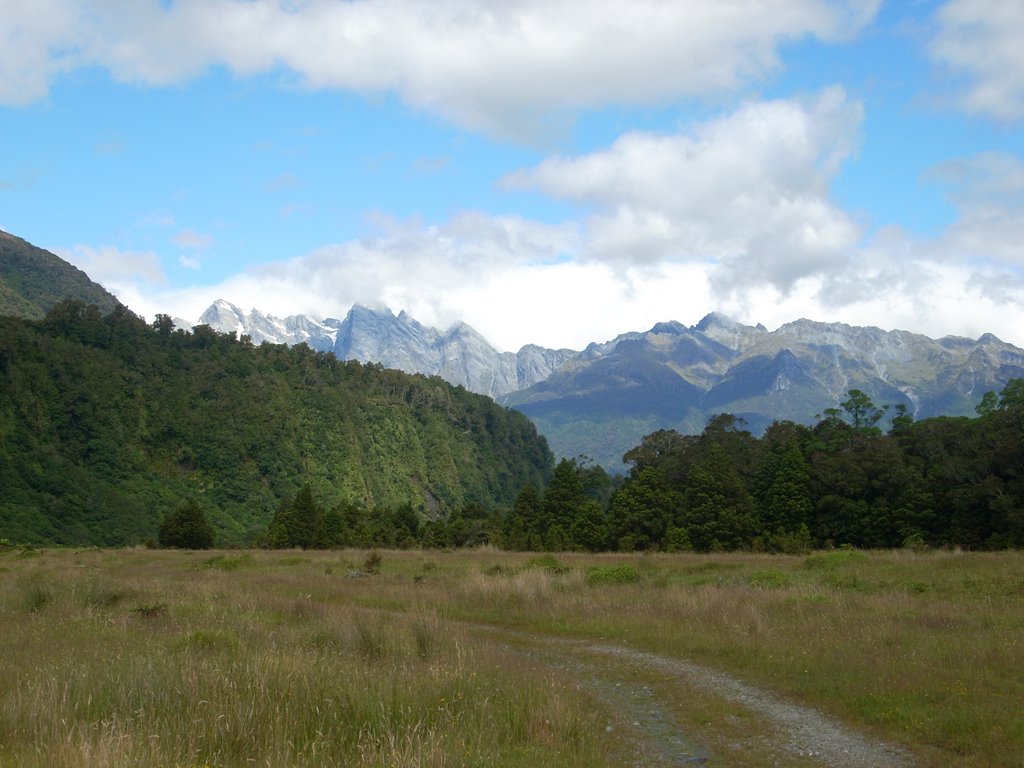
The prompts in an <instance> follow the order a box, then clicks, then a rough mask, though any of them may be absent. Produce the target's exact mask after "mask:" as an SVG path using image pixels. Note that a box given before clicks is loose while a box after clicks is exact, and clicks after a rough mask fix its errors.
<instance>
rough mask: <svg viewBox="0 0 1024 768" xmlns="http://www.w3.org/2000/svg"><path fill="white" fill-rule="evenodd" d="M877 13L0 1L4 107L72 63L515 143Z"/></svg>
mask: <svg viewBox="0 0 1024 768" xmlns="http://www.w3.org/2000/svg"><path fill="white" fill-rule="evenodd" d="M879 2H880V0H761V2H746V3H725V2H721V1H720V0H689V2H686V3H682V2H673V3H665V2H662V1H661V0H631V1H630V2H624V1H623V0H562V2H558V3H551V2H546V0H500V2H499V1H498V0H436V1H435V2H430V3H424V2H421V1H420V0H362V1H361V2H332V1H330V0H305V1H304V2H300V3H296V2H292V1H290V0H288V1H285V0H249V1H247V2H242V1H241V0H177V2H175V3H173V4H171V5H170V6H169V7H167V8H164V7H163V4H161V3H157V2H148V3H145V2H135V3H124V2H116V1H115V0H38V1H37V2H33V3H23V2H20V0H0V18H2V19H4V21H2V22H0V43H6V46H5V45H0V51H4V52H3V53H0V56H3V57H4V59H2V60H0V62H2V63H4V64H7V66H0V73H3V74H0V101H3V102H6V103H23V102H27V101H31V100H34V99H38V98H40V97H42V96H43V95H45V93H46V92H47V89H48V87H49V83H50V82H51V81H52V80H53V79H54V78H55V77H56V76H57V75H59V74H60V73H61V72H63V71H66V70H67V69H69V68H71V67H76V66H85V65H99V66H102V67H106V68H107V69H109V70H110V71H111V72H112V73H113V75H114V76H115V77H117V78H119V79H121V80H124V81H128V82H141V83H147V84H156V85H163V84H168V83H174V82H180V81H182V80H184V79H187V78H190V77H194V76H197V75H199V74H201V73H202V72H203V71H205V70H206V69H207V68H209V67H211V66H213V65H218V64H220V65H225V66H227V67H229V68H230V69H231V70H233V71H234V72H236V73H238V74H242V75H249V74H255V73H260V72H268V71H272V70H275V69H281V70H283V71H286V72H289V73H292V74H293V75H294V76H295V77H297V78H298V80H299V81H300V82H301V83H302V84H304V85H306V86H308V87H311V88H336V89H345V90H356V91H363V92H373V91H394V92H397V93H399V94H400V96H401V97H402V99H403V100H404V101H405V102H406V103H408V104H410V105H412V106H414V107H416V108H419V109H424V110H427V111H430V112H433V113H437V114H441V115H443V116H445V117H446V118H448V119H450V120H453V121H454V122H456V123H458V124H460V125H463V126H466V127H469V128H473V129H478V130H483V131H485V132H489V133H493V134H498V135H506V136H523V135H530V134H535V133H536V132H537V131H538V130H539V129H540V128H539V126H543V125H545V124H551V123H554V124H557V123H558V122H559V121H560V120H564V119H565V118H566V117H567V116H571V113H572V112H574V111H575V110H577V109H581V108H588V107H600V106H604V105H607V104H650V103H657V102H662V101H665V100H668V99H672V98H677V97H680V96H688V95H701V94H709V93H714V92H716V91H719V90H722V89H735V88H737V87H739V86H742V85H744V84H746V83H749V82H751V81H756V80H759V79H762V78H764V77H766V76H769V75H771V74H773V73H774V72H776V71H777V70H778V69H779V68H780V63H779V59H778V46H779V45H780V44H782V43H784V42H787V41H791V40H796V39H800V38H803V37H807V36H814V37H817V38H819V39H822V40H826V41H834V40H838V39H842V38H844V37H848V36H851V35H854V34H856V33H857V32H858V31H859V30H860V29H862V28H863V27H864V26H865V25H866V24H868V23H870V22H871V20H872V19H873V18H874V16H875V13H876V11H877V8H878V5H879ZM5 49H6V50H5Z"/></svg>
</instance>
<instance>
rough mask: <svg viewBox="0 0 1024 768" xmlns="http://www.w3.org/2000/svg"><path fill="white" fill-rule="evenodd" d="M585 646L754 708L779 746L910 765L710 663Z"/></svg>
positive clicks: (825, 760) (904, 757) (839, 758)
mask: <svg viewBox="0 0 1024 768" xmlns="http://www.w3.org/2000/svg"><path fill="white" fill-rule="evenodd" d="M582 647H583V648H584V649H586V650H588V651H590V652H592V653H598V654H605V655H610V656H613V657H616V658H620V659H626V660H628V661H630V662H635V663H638V664H641V665H643V666H646V667H648V668H650V669H656V670H659V671H662V672H665V673H666V674H669V675H673V676H676V677H681V678H684V679H685V680H686V682H687V684H689V685H692V686H694V687H696V688H700V689H703V690H706V691H707V692H708V693H711V694H714V695H716V696H720V697H722V698H724V699H727V700H729V701H732V702H735V703H737V704H740V705H742V706H744V707H746V708H747V709H750V710H752V711H754V712H757V713H758V714H759V715H761V716H762V717H763V718H764V719H765V720H767V721H768V722H770V723H771V724H772V725H773V726H774V728H775V731H776V734H777V735H778V738H779V739H780V742H779V743H780V745H781V746H782V748H783V749H785V750H786V751H788V752H791V753H793V754H797V755H800V756H802V757H811V758H814V759H816V760H817V761H818V762H820V763H821V764H822V765H826V766H830V768H910V766H913V765H914V760H913V758H912V757H911V756H910V755H909V754H908V753H907V752H905V751H904V750H902V749H900V748H899V747H896V746H895V745H892V744H888V743H885V742H882V741H879V740H877V739H872V738H870V737H868V736H865V735H864V734H861V733H858V732H857V731H854V730H852V729H851V728H848V727H847V726H845V725H842V724H840V723H837V722H834V721H832V720H830V719H828V718H827V717H825V716H824V715H823V714H822V713H821V712H819V711H817V710H816V709H813V708H811V707H804V706H800V705H798V704H793V703H791V702H788V701H785V700H784V699H781V698H779V697H778V696H776V695H775V694H773V693H771V692H769V691H767V690H765V689H763V688H759V687H757V686H754V685H750V684H749V683H744V682H741V681H740V680H737V679H736V678H734V677H731V676H729V675H726V674H724V673H723V672H719V671H717V670H714V669H709V668H708V667H703V666H700V665H698V664H693V663H691V662H688V661H681V660H679V659H668V658H665V657H663V656H656V655H655V654H653V653H644V652H642V651H635V650H632V649H629V648H623V647H621V646H614V645H601V644H593V645H591V644H585V645H583V646H582Z"/></svg>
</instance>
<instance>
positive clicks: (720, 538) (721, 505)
mask: <svg viewBox="0 0 1024 768" xmlns="http://www.w3.org/2000/svg"><path fill="white" fill-rule="evenodd" d="M682 523H683V525H682V526H681V527H682V528H684V529H685V531H686V533H687V535H688V538H689V540H690V543H691V544H692V545H693V548H694V549H696V550H698V551H702V552H706V551H710V550H733V549H742V548H745V547H749V546H750V544H751V542H752V540H753V538H754V536H755V535H756V533H757V529H758V526H757V521H756V518H755V515H754V501H753V499H752V498H751V496H750V493H749V492H748V491H747V489H746V487H745V486H744V485H743V482H742V481H741V480H740V477H739V476H738V475H737V474H736V472H735V471H734V470H733V468H732V465H731V463H730V462H729V460H728V456H727V455H726V452H725V449H724V448H722V447H721V446H720V445H718V444H714V445H712V446H711V448H710V449H709V450H708V451H707V452H706V454H705V456H704V457H703V458H702V460H701V461H700V462H698V463H697V464H695V465H694V467H693V469H692V470H691V471H690V477H689V481H688V483H687V488H686V493H685V496H684V511H683V516H682Z"/></svg>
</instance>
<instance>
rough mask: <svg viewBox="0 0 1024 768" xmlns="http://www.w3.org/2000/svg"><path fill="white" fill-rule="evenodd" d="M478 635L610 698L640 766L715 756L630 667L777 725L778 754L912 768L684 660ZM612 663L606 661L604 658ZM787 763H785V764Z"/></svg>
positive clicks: (581, 643)
mask: <svg viewBox="0 0 1024 768" xmlns="http://www.w3.org/2000/svg"><path fill="white" fill-rule="evenodd" d="M469 626H470V627H472V629H474V630H481V631H482V632H484V633H486V634H488V635H492V636H494V635H497V636H499V637H502V636H503V637H504V638H506V639H507V642H505V643H504V645H505V647H506V648H507V649H509V650H510V651H513V652H515V653H518V654H523V655H525V656H527V657H529V658H532V659H534V660H535V661H538V662H540V663H543V664H545V665H547V666H550V667H553V668H555V669H559V670H560V671H562V672H563V673H565V674H566V675H567V676H569V677H570V678H572V679H574V680H575V681H576V682H577V684H578V685H580V687H581V689H583V690H585V691H586V692H588V693H590V694H591V695H593V696H595V697H596V698H598V699H600V700H601V701H604V702H605V703H606V704H607V705H609V707H610V709H611V710H612V711H613V712H615V713H616V714H617V719H618V726H619V727H624V728H625V729H626V730H627V732H628V733H629V734H630V735H631V738H632V740H633V741H634V743H635V757H634V763H633V764H634V765H636V766H689V765H702V764H704V763H705V762H709V761H711V762H713V761H712V760H711V758H712V757H713V755H711V753H710V752H709V751H708V750H707V749H706V748H704V747H703V746H701V745H700V744H699V742H698V741H697V740H696V739H695V738H693V737H692V736H691V735H689V734H685V733H683V732H682V731H681V730H680V729H679V727H678V726H677V725H676V724H675V723H674V720H673V717H672V715H671V708H670V707H669V706H667V705H666V704H665V703H663V702H661V701H659V700H658V698H657V695H656V694H655V693H654V692H653V691H652V690H651V689H650V688H649V687H647V686H642V685H638V684H637V683H636V681H635V680H630V678H629V677H628V675H627V674H626V670H627V669H628V668H629V667H634V668H637V669H641V670H645V671H647V672H652V671H653V672H656V673H659V674H663V675H665V676H666V679H677V680H679V681H680V682H681V683H684V684H685V685H687V686H689V687H691V688H693V689H696V690H699V691H703V692H705V693H707V694H709V695H712V696H716V697H719V698H720V699H723V700H726V701H728V702H731V703H733V704H737V705H740V706H742V707H744V708H745V709H747V710H749V711H751V712H753V713H755V715H756V716H758V717H759V718H760V719H761V720H762V721H763V722H765V723H767V724H768V725H770V732H771V734H772V735H771V740H772V741H771V744H768V745H766V746H769V747H770V748H771V750H772V751H773V752H776V753H779V754H781V755H782V756H783V760H784V759H785V755H786V754H788V755H790V756H791V759H792V758H797V757H799V758H802V760H803V761H804V762H806V761H807V760H811V761H813V762H816V763H818V764H820V765H823V766H827V767H828V768H912V766H914V765H915V761H914V759H913V757H912V756H911V755H910V753H909V752H907V751H906V750H903V749H901V748H900V747H898V746H896V745H894V744H890V743H887V742H885V741H882V740H879V739H876V738H873V737H870V736H867V735H865V734H862V733H860V732H858V731H856V730H854V729H852V728H850V727H848V726H846V725H843V724H841V723H839V722H837V721H835V720H832V719H830V718H828V717H826V716H825V715H824V714H822V713H821V712H819V711H818V710H816V709H814V708H812V707H807V706H803V705H799V704H794V703H792V702H789V701H786V700H785V699H783V698H781V697H780V696H778V695H776V694H774V693H772V692H770V691H768V690H766V689H764V688H760V687H758V686H755V685H752V684H750V683H746V682H743V681H741V680H738V679H737V678H735V677H732V676H731V675H727V674H725V673H724V672H720V671H718V670H715V669H712V668H710V667H705V666H702V665H699V664H694V663H692V662H689V661H684V660H682V659H673V658H668V657H664V656H659V655H657V654H653V653H647V652H645V651H638V650H635V649H632V648H628V647H625V646H619V645H612V644H608V643H599V642H591V641H587V640H578V639H564V638H554V637H547V636H543V635H536V634H531V633H526V632H521V631H518V630H509V629H499V628H496V627H492V626H488V625H480V624H470V625H469ZM602 658H603V659H606V660H610V661H611V663H610V664H599V663H598V662H597V659H602ZM779 764H780V765H785V762H781V763H779Z"/></svg>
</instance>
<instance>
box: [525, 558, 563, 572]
mask: <svg viewBox="0 0 1024 768" xmlns="http://www.w3.org/2000/svg"><path fill="white" fill-rule="evenodd" d="M526 567H527V568H543V569H544V570H545V571H547V572H548V573H568V572H569V569H568V568H567V567H566V566H564V565H562V564H561V563H560V562H559V561H558V558H557V557H555V556H554V555H552V554H550V553H548V554H544V555H537V556H536V557H531V558H530V559H529V560H527V561H526Z"/></svg>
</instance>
